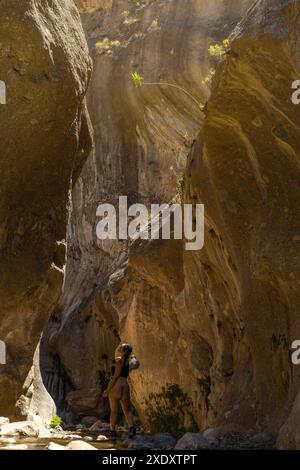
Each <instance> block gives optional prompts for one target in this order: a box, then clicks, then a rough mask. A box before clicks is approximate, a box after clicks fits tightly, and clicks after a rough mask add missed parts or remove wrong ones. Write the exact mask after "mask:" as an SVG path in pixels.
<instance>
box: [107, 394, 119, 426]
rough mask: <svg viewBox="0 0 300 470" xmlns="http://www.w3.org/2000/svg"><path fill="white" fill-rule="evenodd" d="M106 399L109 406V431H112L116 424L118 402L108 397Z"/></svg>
mask: <svg viewBox="0 0 300 470" xmlns="http://www.w3.org/2000/svg"><path fill="white" fill-rule="evenodd" d="M108 398H109V406H110V430H111V431H114V430H115V427H116V424H117V415H118V403H119V400H117V399H116V398H112V397H108Z"/></svg>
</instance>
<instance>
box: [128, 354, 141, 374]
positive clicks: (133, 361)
mask: <svg viewBox="0 0 300 470" xmlns="http://www.w3.org/2000/svg"><path fill="white" fill-rule="evenodd" d="M139 367H140V361H139V360H138V358H137V357H136V356H135V355H134V354H132V355H131V356H130V359H129V371H132V370H134V369H138V368H139Z"/></svg>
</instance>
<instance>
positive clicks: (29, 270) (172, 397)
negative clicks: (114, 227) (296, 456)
mask: <svg viewBox="0 0 300 470" xmlns="http://www.w3.org/2000/svg"><path fill="white" fill-rule="evenodd" d="M75 4H76V5H75ZM0 11H1V12H2V13H3V19H2V20H1V21H2V23H1V26H0V43H1V48H0V65H1V66H0V74H1V75H0V79H1V80H4V81H5V83H6V86H7V104H6V105H4V106H1V114H0V119H1V122H2V125H1V131H0V133H1V139H0V147H1V150H2V158H1V160H0V167H1V175H2V183H1V196H2V197H1V199H0V220H1V226H0V227H1V229H0V265H1V277H0V340H2V341H4V342H5V345H6V349H7V358H6V364H5V365H0V416H3V417H7V418H10V420H11V421H18V422H19V421H23V420H26V419H27V417H28V415H29V414H31V415H32V414H33V415H38V416H39V417H41V418H42V419H44V420H45V421H47V420H51V419H52V418H53V416H54V415H58V416H60V417H61V418H62V420H63V422H64V423H65V425H66V426H71V427H72V426H75V425H80V423H84V422H87V421H88V419H90V421H91V423H92V422H93V421H94V422H96V421H97V420H103V421H107V420H108V419H109V407H108V402H107V400H106V399H105V398H102V396H101V391H103V390H104V389H105V387H106V386H107V383H108V379H109V377H110V374H111V365H112V359H113V358H114V355H115V350H116V348H117V347H118V345H119V344H120V343H121V342H122V343H123V342H128V343H130V344H132V346H133V349H134V353H135V354H136V356H137V357H138V359H139V361H140V367H139V368H138V369H136V370H134V371H132V372H131V374H130V387H131V392H132V402H133V405H134V413H135V419H136V420H137V421H138V422H139V423H140V426H141V427H143V429H147V430H149V432H150V433H151V435H154V434H155V433H167V432H168V433H171V434H172V435H173V436H174V437H175V438H176V439H177V438H180V437H182V436H184V435H185V434H186V433H193V434H195V435H196V434H197V435H200V433H202V434H201V435H202V436H203V433H204V434H205V432H206V433H207V431H209V432H210V433H211V434H209V433H207V435H208V434H209V435H211V436H218V437H220V436H226V435H227V434H228V435H235V436H236V435H239V436H242V437H243V436H252V437H253V436H261V439H263V438H265V439H266V440H268V439H271V440H272V442H273V444H272V445H273V446H274V447H277V448H278V449H299V448H300V424H299V423H300V419H299V418H300V411H299V403H300V394H299V390H298V388H299V386H300V369H299V367H300V366H297V365H294V364H293V363H292V361H291V345H292V343H293V341H294V340H297V339H298V338H300V316H299V309H300V256H299V254H298V253H299V242H300V225H299V220H300V205H299V201H300V106H297V105H295V104H293V102H292V100H291V96H292V83H293V82H294V81H295V80H297V79H298V80H300V1H299V0H134V1H133V0H76V1H75V2H74V1H73V0H47V1H37V0H22V2H20V1H19V0H0ZM134 72H137V73H138V76H139V77H140V78H141V80H142V81H143V84H142V86H136V85H137V84H135V83H134V80H133V79H132V73H134ZM119 196H127V197H128V201H129V204H134V203H142V204H145V205H146V206H148V207H149V206H150V205H151V204H153V203H157V204H162V203H169V202H174V201H175V202H177V203H180V204H204V207H205V237H204V240H205V241H204V247H203V249H201V250H198V251H188V250H186V249H185V243H184V240H179V239H172V240H163V239H158V240H143V239H137V240H135V241H131V240H118V239H117V240H102V241H101V240H99V239H97V236H96V224H97V217H96V210H97V207H98V205H99V204H102V203H110V204H113V205H114V206H117V204H118V198H119ZM91 418H92V419H91ZM0 431H1V423H0ZM249 439H250V438H249ZM0 440H1V438H0ZM253 442H254V441H253ZM259 445H263V444H261V441H260V442H259ZM253 447H255V445H254V444H253Z"/></svg>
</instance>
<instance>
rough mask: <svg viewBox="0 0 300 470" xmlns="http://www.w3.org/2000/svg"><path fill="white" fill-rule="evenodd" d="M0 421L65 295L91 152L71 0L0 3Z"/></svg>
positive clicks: (78, 29)
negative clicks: (77, 188) (2, 357)
mask: <svg viewBox="0 0 300 470" xmlns="http://www.w3.org/2000/svg"><path fill="white" fill-rule="evenodd" d="M0 9H1V26H0V42H1V50H0V74H1V77H0V78H1V80H3V81H4V82H5V83H6V94H7V102H6V104H5V105H1V118H0V119H1V130H0V135H1V138H0V148H1V159H0V168H1V199H0V221H1V222H0V226H1V230H0V265H1V277H0V339H1V340H2V341H5V343H6V347H7V358H6V362H7V364H6V365H1V371H0V415H5V416H10V415H13V414H14V413H15V408H14V404H15V402H16V400H17V398H18V397H19V395H20V392H21V388H22V384H23V382H24V380H25V378H26V376H27V374H28V372H29V370H30V368H31V365H32V360H33V354H34V351H35V349H36V346H37V344H38V341H39V339H40V336H41V333H42V330H43V328H44V326H45V323H46V322H47V320H48V318H49V315H50V313H51V312H52V311H53V308H54V306H55V305H56V304H57V301H58V299H59V297H60V295H61V292H62V286H63V280H64V271H63V269H64V264H65V257H66V253H65V239H66V225H67V218H68V207H69V206H70V204H71V201H70V200H69V191H70V187H71V181H72V180H73V184H75V181H76V177H77V176H78V174H79V173H80V170H81V167H82V164H83V162H84V160H85V158H86V157H87V155H88V152H89V150H90V148H91V134H90V127H89V121H88V117H87V112H86V105H85V101H84V97H85V93H86V89H87V86H88V81H89V77H90V74H91V68H92V64H91V60H90V58H89V55H88V49H87V44H86V41H85V37H84V34H83V30H82V26H81V23H80V18H79V14H78V11H77V9H76V8H75V6H74V3H73V1H71V0H55V1H54V0H49V1H47V2H45V1H42V2H35V1H33V0H22V1H21V2H20V1H19V0H1V1H0Z"/></svg>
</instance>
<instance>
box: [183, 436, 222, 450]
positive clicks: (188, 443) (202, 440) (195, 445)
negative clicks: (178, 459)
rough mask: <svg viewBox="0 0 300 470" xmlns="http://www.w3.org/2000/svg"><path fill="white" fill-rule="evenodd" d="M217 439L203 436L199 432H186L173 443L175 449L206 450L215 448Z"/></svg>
mask: <svg viewBox="0 0 300 470" xmlns="http://www.w3.org/2000/svg"><path fill="white" fill-rule="evenodd" d="M217 446H218V440H217V439H214V438H212V437H204V436H203V435H202V434H201V433H191V432H187V433H186V434H184V436H182V437H181V439H179V441H178V442H177V444H176V445H175V450H206V449H210V450H211V449H215V448H216V447H217Z"/></svg>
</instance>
